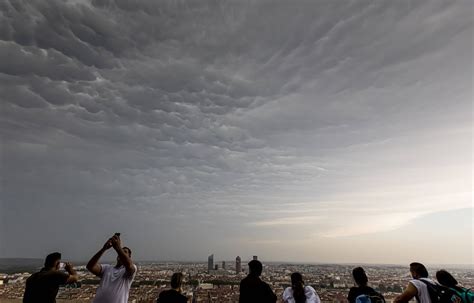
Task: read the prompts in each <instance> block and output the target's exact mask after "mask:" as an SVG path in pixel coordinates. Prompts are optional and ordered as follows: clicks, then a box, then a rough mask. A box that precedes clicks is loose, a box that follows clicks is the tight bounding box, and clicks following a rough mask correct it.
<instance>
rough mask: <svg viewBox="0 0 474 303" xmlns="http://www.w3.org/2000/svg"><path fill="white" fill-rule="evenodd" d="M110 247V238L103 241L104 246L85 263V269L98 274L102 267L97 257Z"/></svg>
mask: <svg viewBox="0 0 474 303" xmlns="http://www.w3.org/2000/svg"><path fill="white" fill-rule="evenodd" d="M111 247H112V238H110V239H109V240H107V242H105V244H104V246H103V247H102V248H101V249H100V250H99V251H98V252H97V253H96V254H95V255H94V256H93V257H92V258H91V259H90V260H89V262H88V263H87V266H86V267H87V269H88V270H89V271H90V272H91V273H93V274H94V275H96V276H99V275H100V272H101V271H102V267H101V266H100V264H99V259H100V257H102V255H103V254H104V253H105V252H106V251H107V250H108V249H109V248H111Z"/></svg>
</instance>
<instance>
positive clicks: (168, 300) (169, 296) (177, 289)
mask: <svg viewBox="0 0 474 303" xmlns="http://www.w3.org/2000/svg"><path fill="white" fill-rule="evenodd" d="M183 277H184V276H183V274H182V273H180V272H178V273H174V274H173V276H171V289H169V290H165V291H162V292H161V293H160V295H159V297H158V300H156V303H186V302H188V298H186V297H185V296H183V295H182V292H183V290H182V284H183Z"/></svg>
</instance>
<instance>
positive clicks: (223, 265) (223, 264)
mask: <svg viewBox="0 0 474 303" xmlns="http://www.w3.org/2000/svg"><path fill="white" fill-rule="evenodd" d="M222 269H225V261H222Z"/></svg>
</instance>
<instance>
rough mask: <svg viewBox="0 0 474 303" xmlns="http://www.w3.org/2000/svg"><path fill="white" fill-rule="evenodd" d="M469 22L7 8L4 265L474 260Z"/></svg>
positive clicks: (261, 6)
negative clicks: (29, 260) (18, 260)
mask: <svg viewBox="0 0 474 303" xmlns="http://www.w3.org/2000/svg"><path fill="white" fill-rule="evenodd" d="M473 9H474V2H473V1H470V0H459V1H450V2H446V1H441V0H433V1H431V0H421V1H411V0H406V1H389V0H382V1H375V2H371V1H365V0H356V1H347V2H339V1H332V0H317V1H312V2H311V1H305V0H301V1H300V0H297V1H291V3H289V2H288V1H285V0H261V1H260V0H259V1H257V0H250V1H245V2H244V1H236V0H229V1H219V2H218V3H216V1H211V0H209V1H208V0H203V1H198V2H193V1H184V0H165V1H158V2H157V1H154V0H140V1H136V2H134V3H133V4H131V3H128V2H127V1H122V0H67V1H62V0H51V1H46V0H44V1H41V0H40V1H34V2H31V1H5V2H3V3H2V4H0V13H1V15H0V16H1V17H0V25H1V26H0V55H1V57H2V58H8V60H1V62H0V91H1V94H0V102H1V104H2V106H1V108H0V124H1V126H2V127H1V128H0V140H1V142H0V143H1V149H0V171H1V184H0V258H2V257H34V258H43V257H44V256H45V255H47V254H48V253H49V252H52V251H60V252H62V254H63V256H64V257H65V258H67V259H70V260H87V259H88V258H90V257H91V256H92V255H93V254H94V253H95V251H97V249H99V248H100V247H101V246H102V245H103V244H104V242H105V241H106V240H107V239H108V238H109V237H110V236H112V235H113V234H114V233H116V232H119V233H121V238H122V240H123V242H124V244H125V245H126V246H129V247H131V249H132V251H133V256H134V258H136V259H137V260H153V259H156V260H171V259H173V260H183V261H186V260H195V259H196V256H199V257H198V258H197V259H199V260H201V259H202V260H205V258H206V256H209V255H210V254H211V253H212V254H215V255H216V256H222V258H223V259H226V261H228V260H231V261H232V260H234V259H233V258H235V256H236V255H237V254H238V255H240V256H242V258H243V259H244V258H246V256H253V255H258V256H259V258H261V259H262V260H263V261H267V260H268V261H295V262H299V263H351V264H353V263H368V264H409V263H410V262H412V261H415V260H416V261H419V262H422V263H426V264H471V265H472V264H474V259H473V252H474V241H473V240H472V239H473V233H472V230H473V222H474V219H473V218H474V217H473V214H474V205H473V200H472V189H473V183H472V169H473V164H472V155H473V152H472V130H473V124H472V100H473V94H472V91H473V90H472V79H473V68H472V62H473V56H472V54H473V43H472V36H473V32H474V31H473V29H474V22H473V18H472V11H473ZM107 257H108V258H113V254H112V252H108V253H107ZM213 264H214V263H213ZM215 264H218V263H217V262H216V263H215Z"/></svg>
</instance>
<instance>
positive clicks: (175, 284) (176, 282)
mask: <svg viewBox="0 0 474 303" xmlns="http://www.w3.org/2000/svg"><path fill="white" fill-rule="evenodd" d="M183 278H184V275H183V274H182V273H180V272H175V273H174V274H173V275H172V276H171V288H173V289H176V290H181V286H182V285H183Z"/></svg>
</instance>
